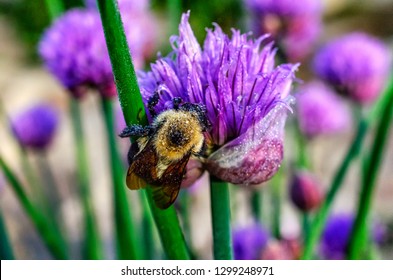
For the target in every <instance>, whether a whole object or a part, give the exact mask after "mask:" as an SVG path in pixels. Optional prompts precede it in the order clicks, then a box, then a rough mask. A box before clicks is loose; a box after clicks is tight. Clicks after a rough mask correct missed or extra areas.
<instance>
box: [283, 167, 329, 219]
mask: <svg viewBox="0 0 393 280" xmlns="http://www.w3.org/2000/svg"><path fill="white" fill-rule="evenodd" d="M289 194H290V198H291V201H292V203H293V204H294V205H295V206H296V207H297V208H298V209H299V210H300V211H303V212H309V211H311V210H313V209H315V208H316V207H318V206H319V205H320V203H321V201H322V193H321V186H320V183H319V181H318V180H317V178H316V177H315V176H314V175H313V174H312V173H310V172H308V171H305V170H301V171H297V172H295V174H294V175H293V178H292V181H291V183H290V187H289Z"/></svg>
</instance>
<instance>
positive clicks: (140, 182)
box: [126, 141, 158, 190]
mask: <svg viewBox="0 0 393 280" xmlns="http://www.w3.org/2000/svg"><path fill="white" fill-rule="evenodd" d="M157 162H158V155H157V153H156V152H155V150H154V147H153V144H152V142H151V141H149V142H148V143H147V144H146V145H145V146H144V147H143V148H142V150H141V151H140V152H138V153H137V154H136V155H135V157H134V158H133V159H132V160H131V163H130V167H129V168H128V172H127V179H126V183H127V187H128V188H129V189H131V190H138V189H142V188H144V187H146V186H147V183H151V182H154V181H156V180H157V171H156V166H157ZM141 176H143V177H144V178H146V180H144V179H143V178H142V177H141ZM146 181H147V182H146Z"/></svg>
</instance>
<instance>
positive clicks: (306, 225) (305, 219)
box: [301, 212, 310, 243]
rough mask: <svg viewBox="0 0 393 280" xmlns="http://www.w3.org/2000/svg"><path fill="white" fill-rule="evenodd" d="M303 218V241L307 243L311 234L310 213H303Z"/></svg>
mask: <svg viewBox="0 0 393 280" xmlns="http://www.w3.org/2000/svg"><path fill="white" fill-rule="evenodd" d="M301 218H302V230H303V240H304V241H303V243H307V239H308V236H309V234H310V215H309V213H307V212H302V213H301Z"/></svg>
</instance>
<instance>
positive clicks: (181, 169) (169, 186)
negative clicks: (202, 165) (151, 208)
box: [152, 154, 190, 209]
mask: <svg viewBox="0 0 393 280" xmlns="http://www.w3.org/2000/svg"><path fill="white" fill-rule="evenodd" d="M189 158H190V154H187V155H186V156H184V157H183V158H182V159H181V160H179V161H177V162H175V163H172V164H170V165H169V166H168V167H167V169H166V170H165V171H164V173H163V174H162V177H161V178H160V185H159V186H152V190H153V199H154V202H155V203H156V205H157V207H159V208H161V209H166V208H168V207H169V206H171V205H172V204H173V203H174V202H175V200H176V198H177V195H178V194H179V190H180V185H181V182H182V180H183V176H184V173H185V172H186V166H187V162H188V160H189Z"/></svg>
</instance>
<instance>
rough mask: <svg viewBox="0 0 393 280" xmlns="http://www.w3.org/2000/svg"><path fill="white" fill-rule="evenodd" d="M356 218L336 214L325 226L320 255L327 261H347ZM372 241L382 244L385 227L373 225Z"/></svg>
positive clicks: (349, 215)
mask: <svg viewBox="0 0 393 280" xmlns="http://www.w3.org/2000/svg"><path fill="white" fill-rule="evenodd" d="M354 221H355V217H354V216H353V215H351V214H342V213H340V214H335V215H333V216H331V217H330V218H329V220H328V221H327V223H326V225H325V229H324V231H323V234H322V239H321V243H320V253H321V255H322V256H323V257H324V258H326V259H333V260H340V259H345V257H346V255H347V249H348V245H349V238H350V235H351V231H352V226H353V223H354ZM371 232H372V233H371V239H372V242H374V243H380V242H381V241H382V240H383V238H384V227H383V226H382V225H381V224H378V223H373V225H372V231H371Z"/></svg>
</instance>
